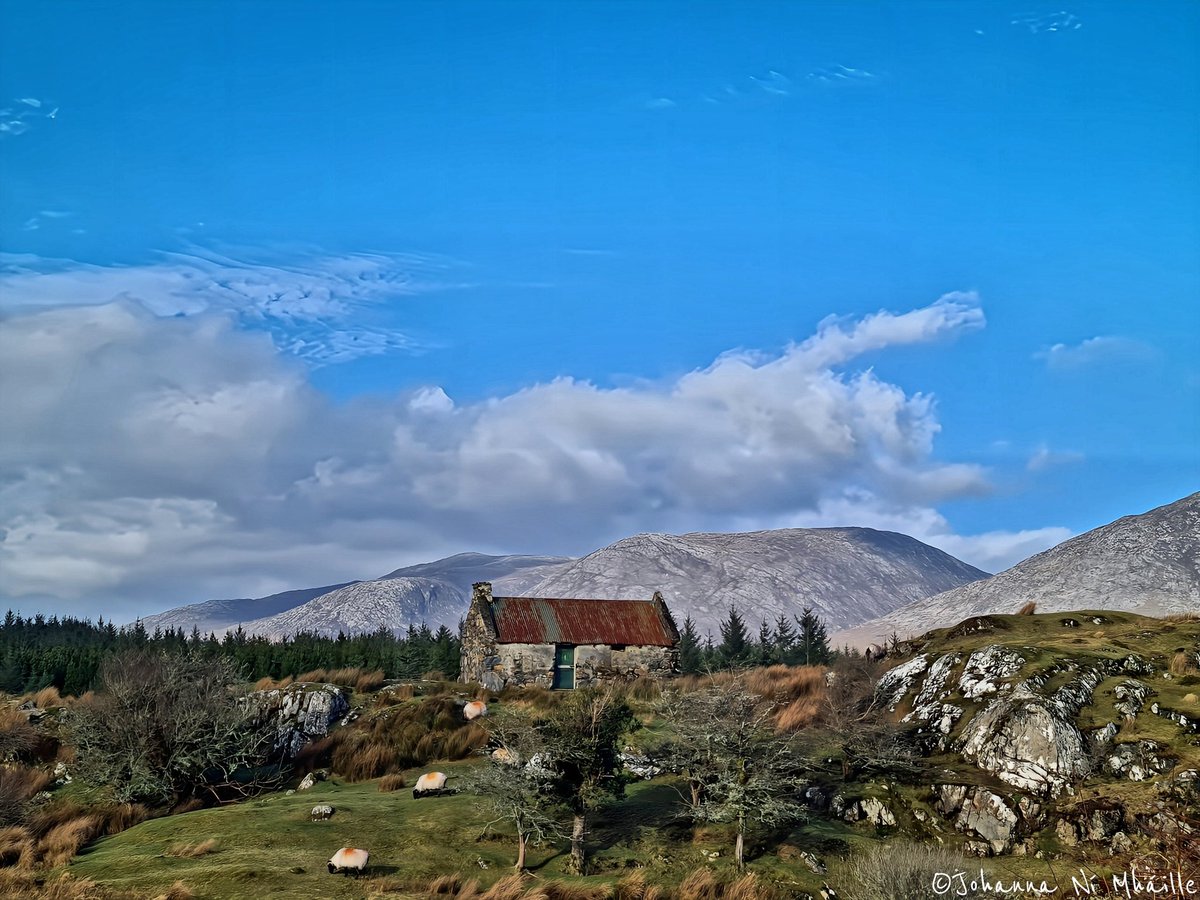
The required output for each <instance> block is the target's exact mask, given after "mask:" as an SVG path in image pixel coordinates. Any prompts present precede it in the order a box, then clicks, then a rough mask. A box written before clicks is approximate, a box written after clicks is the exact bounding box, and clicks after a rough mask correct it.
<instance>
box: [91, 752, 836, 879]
mask: <svg viewBox="0 0 1200 900" xmlns="http://www.w3.org/2000/svg"><path fill="white" fill-rule="evenodd" d="M472 764H476V763H450V764H446V765H439V766H438V768H439V769H440V770H443V771H446V772H447V773H448V774H450V775H451V776H453V775H454V774H455V773H459V772H461V771H462V770H463V769H464V767H466V766H468V765H472ZM417 774H419V773H418V772H415V771H414V772H410V773H406V775H407V776H408V780H409V783H411V782H412V781H413V780H414V779H415V778H416V776H417ZM450 784H451V785H453V777H452V778H451V781H450ZM678 801H679V795H678V794H677V793H676V790H675V787H674V783H673V782H672V781H671V780H669V779H655V780H652V781H646V782H639V783H637V784H634V785H632V786H631V787H630V789H629V792H628V797H627V799H626V800H625V801H623V802H621V803H619V804H616V805H614V806H613V807H611V808H610V809H609V810H608V811H606V812H604V813H601V814H598V815H597V816H595V820H594V822H593V824H592V828H591V835H590V839H589V843H588V849H589V855H590V857H591V869H592V872H593V873H594V874H592V875H590V876H589V877H588V878H583V879H569V880H571V881H574V882H578V883H580V884H589V883H591V884H608V883H611V882H613V881H616V880H618V879H620V878H621V877H624V876H625V875H627V874H629V873H630V872H633V871H635V870H641V872H642V873H643V874H644V875H645V877H646V880H647V881H648V882H650V883H656V884H677V883H678V882H679V880H680V879H681V878H682V877H683V876H684V875H685V874H686V873H687V872H689V871H691V870H693V869H695V868H698V867H700V866H704V865H709V866H712V867H713V868H715V869H716V870H717V871H718V872H719V873H720V874H722V875H724V876H726V877H729V878H733V877H735V873H734V869H733V864H732V861H731V858H730V838H729V835H728V833H727V832H726V831H725V830H724V829H720V828H717V829H706V830H702V831H700V832H699V834H698V836H697V838H696V840H694V841H693V839H692V835H691V830H690V827H688V826H684V825H682V824H681V823H679V822H678V821H677V819H676V816H677V812H678V809H679V805H678ZM318 803H329V804H332V805H333V806H334V807H336V809H337V812H336V813H335V815H334V816H333V818H332V819H330V820H329V821H326V822H313V821H311V818H310V810H311V809H312V807H313V806H314V805H316V804H318ZM486 824H487V815H486V812H485V811H484V810H483V809H482V808H480V805H479V802H478V800H477V799H476V798H474V797H472V796H470V795H465V794H459V795H455V796H448V797H438V798H426V799H422V800H414V799H413V797H412V792H411V790H400V791H396V792H394V793H381V792H380V791H379V789H378V782H376V781H369V782H363V783H359V784H344V783H341V782H339V781H338V780H337V779H333V780H330V781H325V782H318V783H317V785H316V786H315V787H314V788H313V789H312V790H308V791H301V792H298V793H296V794H293V795H291V796H287V795H284V794H273V795H271V796H268V797H265V798H263V799H259V800H252V801H249V802H246V803H241V804H236V805H230V806H226V807H221V808H215V809H206V810H200V811H197V812H192V813H187V814H184V815H180V816H172V817H169V818H163V819H155V820H153V821H149V822H145V823H143V824H141V825H138V826H136V827H134V828H131V829H129V830H128V831H125V832H123V833H121V834H119V835H116V836H114V837H109V838H104V839H102V840H100V841H98V842H97V843H95V844H93V845H92V846H91V847H89V848H88V849H87V850H86V851H84V853H82V854H81V855H80V856H78V857H77V858H76V859H75V860H74V861H73V862H72V863H71V865H70V867H69V869H68V871H70V872H71V874H73V875H75V876H77V877H80V878H89V879H92V880H93V881H96V882H98V883H100V884H104V885H106V886H110V887H113V888H120V889H126V890H136V891H139V892H145V894H146V896H154V895H155V894H156V893H162V892H165V891H166V890H167V888H168V887H169V886H170V885H171V884H172V883H174V882H176V881H182V882H183V883H184V884H185V885H187V886H188V887H189V888H191V890H192V891H193V892H194V893H195V896H196V897H197V898H200V900H239V898H262V897H272V898H280V900H313V898H317V897H320V898H330V900H338V898H363V897H368V896H388V897H417V896H426V894H425V893H423V892H419V891H417V890H416V889H415V888H416V887H417V886H418V885H423V884H425V883H427V882H429V881H431V880H433V879H435V878H437V877H438V876H441V875H446V874H450V873H459V874H461V875H463V876H464V878H473V879H478V880H479V882H480V884H481V885H482V886H483V887H487V886H489V885H491V884H492V883H494V882H495V881H497V880H498V879H500V878H502V877H504V876H505V875H508V874H509V873H510V872H511V871H512V870H511V865H512V862H513V859H514V851H515V847H514V841H513V837H512V833H511V831H510V830H509V829H508V828H506V827H505V826H503V825H501V826H499V827H498V828H497V829H493V832H492V834H490V835H489V836H488V837H485V838H484V839H482V840H480V839H479V838H480V835H481V834H482V833H483V830H484V827H485V826H486ZM834 827H835V829H836V830H838V831H845V832H847V833H848V832H849V831H850V829H849V828H846V829H840V828H837V826H834ZM822 830H824V828H823V829H822ZM210 838H212V839H215V840H216V841H217V847H216V849H215V850H214V851H213V852H211V853H208V854H205V855H203V856H199V857H196V858H186V857H179V856H173V855H170V851H171V850H172V848H178V847H179V846H180V845H185V846H194V845H196V844H199V843H201V842H203V841H205V840H208V839H210ZM799 839H800V840H803V838H799ZM343 846H353V847H363V848H366V849H368V850H369V851H370V853H371V865H370V876H371V877H369V878H364V879H361V880H360V879H356V878H348V877H343V876H331V875H330V874H328V872H327V871H326V869H325V863H326V861H327V860H328V859H329V857H330V856H331V855H332V854H333V853H334V851H336V850H337V849H338V848H339V847H343ZM714 851H717V852H720V853H721V856H720V857H719V858H718V859H716V860H712V859H710V858H709V857H707V856H706V855H705V854H706V852H707V853H708V854H711V853H713V852H714ZM529 863H530V865H529V868H530V869H531V871H532V872H533V874H534V876H535V878H540V879H567V876H566V875H565V870H566V865H567V853H566V847H565V846H560V847H555V848H531V850H530V858H529ZM751 870H752V871H759V872H760V873H761V874H763V875H765V876H768V877H769V878H771V880H773V881H779V882H783V883H785V884H790V885H793V886H795V887H797V888H799V887H800V886H801V885H803V886H804V887H805V889H809V890H811V889H814V888H816V887H818V886H819V883H820V881H819V879H817V878H816V877H815V876H813V875H812V874H811V873H809V872H808V871H807V870H806V869H804V868H803V867H802V866H797V865H794V864H788V863H785V862H784V861H782V860H780V858H779V856H778V855H776V854H775V853H773V852H772V853H769V854H766V855H764V856H763V857H762V858H761V859H759V860H756V861H754V862H753V863H752V864H751ZM401 883H408V884H410V885H412V886H413V888H414V889H413V890H411V891H406V890H404V889H403V888H402V887H400V885H401Z"/></svg>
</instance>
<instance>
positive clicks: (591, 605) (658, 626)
mask: <svg viewBox="0 0 1200 900" xmlns="http://www.w3.org/2000/svg"><path fill="white" fill-rule="evenodd" d="M678 671H679V629H678V628H676V627H675V620H674V619H673V618H671V611H670V610H669V609H667V604H666V603H665V602H664V601H663V598H662V594H660V593H658V592H657V591H655V593H654V596H653V597H652V598H651V599H649V600H552V599H547V598H542V597H493V596H492V585H491V584H490V583H489V582H486V581H484V582H480V583H479V584H476V585H475V586H474V590H473V591H472V594H471V608H470V610H469V611H468V612H467V619H466V624H465V630H464V631H463V640H462V675H461V679H462V680H463V681H477V682H479V683H480V684H482V685H483V686H484V687H486V688H488V689H489V690H494V691H498V690H502V689H503V688H504V687H506V686H508V685H516V686H520V685H526V684H539V685H541V686H542V687H545V688H553V689H563V690H569V689H571V688H574V687H583V686H585V685H589V684H595V683H598V682H603V681H616V680H622V681H629V680H632V679H634V678H638V677H640V676H649V677H651V678H663V677H667V676H670V675H673V674H676V673H677V672H678Z"/></svg>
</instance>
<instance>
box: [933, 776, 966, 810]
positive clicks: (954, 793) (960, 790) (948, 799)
mask: <svg viewBox="0 0 1200 900" xmlns="http://www.w3.org/2000/svg"><path fill="white" fill-rule="evenodd" d="M934 794H936V795H937V800H936V801H935V803H934V809H936V810H937V811H938V812H939V813H941V814H942V815H943V816H945V817H946V818H949V817H950V816H952V815H954V814H955V813H956V812H958V811H959V810H960V809H962V805H963V801H964V800H966V799H967V786H966V785H965V784H939V785H938V786H937V787H936V788H934Z"/></svg>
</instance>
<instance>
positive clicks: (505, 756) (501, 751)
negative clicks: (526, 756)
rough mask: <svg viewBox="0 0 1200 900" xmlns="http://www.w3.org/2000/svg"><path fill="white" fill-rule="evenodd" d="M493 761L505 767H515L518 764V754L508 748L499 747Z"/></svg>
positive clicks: (494, 751) (495, 751) (493, 753)
mask: <svg viewBox="0 0 1200 900" xmlns="http://www.w3.org/2000/svg"><path fill="white" fill-rule="evenodd" d="M492 761H493V762H498V763H500V764H501V765H503V766H513V765H516V764H517V762H518V760H517V756H516V754H515V753H513V752H512V751H511V750H509V749H508V748H507V747H497V748H496V749H495V750H493V751H492Z"/></svg>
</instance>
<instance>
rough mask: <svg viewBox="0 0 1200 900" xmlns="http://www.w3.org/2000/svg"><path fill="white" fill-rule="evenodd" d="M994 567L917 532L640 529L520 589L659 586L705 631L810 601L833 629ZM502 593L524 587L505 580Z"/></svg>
mask: <svg viewBox="0 0 1200 900" xmlns="http://www.w3.org/2000/svg"><path fill="white" fill-rule="evenodd" d="M986 577H987V573H986V572H983V571H980V570H979V569H976V568H974V567H973V566H969V565H967V564H966V563H964V562H962V561H961V560H958V559H955V558H954V557H953V556H950V555H949V554H947V553H943V552H942V551H941V550H937V549H935V548H933V547H930V546H929V545H927V544H923V543H921V542H920V541H918V540H916V539H915V538H911V537H908V536H907V535H903V534H897V533H895V532H890V531H876V530H874V529H871V528H788V529H782V530H778V531H754V532H748V533H743V534H685V535H670V534H639V535H636V536H634V537H630V538H625V539H624V540H621V541H617V542H616V543H615V544H612V545H610V546H608V547H605V548H603V549H601V550H597V551H596V552H594V553H591V554H589V555H587V556H585V557H583V558H582V559H580V560H577V561H575V562H572V563H568V564H567V565H565V566H561V567H559V568H558V569H557V570H556V571H555V572H553V573H552V574H550V575H548V576H547V577H546V578H544V579H542V580H541V581H540V582H538V583H537V584H535V585H532V586H524V585H522V590H521V591H520V593H528V594H529V595H531V596H537V597H559V598H566V599H569V598H577V597H582V598H592V597H600V598H626V597H627V598H637V597H649V596H650V595H651V594H652V593H653V592H654V591H662V593H663V596H664V598H665V599H666V601H667V605H668V606H669V607H670V609H671V611H672V613H673V614H674V616H675V620H676V622H677V624H679V625H680V627H682V625H683V620H684V618H685V617H686V616H691V617H692V620H693V621H694V622H695V623H696V625H697V628H698V629H699V630H700V632H701V633H702V634H703V633H705V632H707V633H711V634H712V635H714V636H715V637H719V626H720V623H721V621H722V620H724V619H725V617H726V616H727V615H728V612H729V607H730V606H731V605H732V606H735V607H737V609H738V610H739V612H740V613H741V615H742V617H743V618H744V619H745V620H746V623H747V626H748V627H749V628H750V629H751V630H753V631H757V629H758V625H759V622H760V621H762V620H764V619H765V620H767V621H768V622H769V623H774V621H775V619H776V618H777V617H779V616H781V615H782V616H786V617H788V618H790V617H791V616H793V615H797V614H799V613H800V611H801V609H802V608H803V607H805V606H810V607H812V608H813V609H814V610H816V612H817V613H818V614H819V615H820V616H821V617H822V618H823V619H824V620H825V621H826V623H827V624H828V626H829V627H830V628H831V629H833V628H844V627H847V626H850V625H855V624H857V623H859V622H863V621H865V620H867V619H871V618H874V617H876V616H880V615H883V614H885V613H888V612H891V611H892V610H893V609H895V608H896V607H897V606H900V605H902V604H904V603H908V602H911V601H913V600H917V599H920V598H921V597H927V596H929V595H930V594H934V593H938V592H939V591H944V590H947V589H949V588H952V587H958V586H960V585H963V584H966V583H968V582H972V581H975V580H977V579H980V578H986ZM493 590H494V592H495V593H496V594H497V595H498V596H502V595H506V594H508V595H513V594H517V593H518V591H517V590H516V585H515V584H513V583H512V582H510V581H508V580H506V579H503V578H502V579H499V580H498V581H497V582H496V583H495V584H494V586H493Z"/></svg>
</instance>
